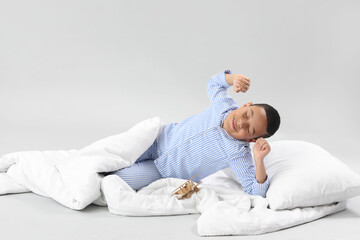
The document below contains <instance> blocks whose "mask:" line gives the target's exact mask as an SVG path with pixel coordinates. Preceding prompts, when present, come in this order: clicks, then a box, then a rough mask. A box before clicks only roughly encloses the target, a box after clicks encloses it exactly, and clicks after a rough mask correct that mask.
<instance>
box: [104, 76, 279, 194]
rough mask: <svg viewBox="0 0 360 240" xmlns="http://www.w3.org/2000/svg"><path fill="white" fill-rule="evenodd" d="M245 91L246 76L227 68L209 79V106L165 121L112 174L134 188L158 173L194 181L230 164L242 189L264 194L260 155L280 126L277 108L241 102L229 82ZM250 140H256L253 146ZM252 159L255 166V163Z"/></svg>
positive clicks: (267, 150) (156, 177) (262, 163)
mask: <svg viewBox="0 0 360 240" xmlns="http://www.w3.org/2000/svg"><path fill="white" fill-rule="evenodd" d="M231 85H232V86H233V88H234V90H235V92H237V93H238V92H244V93H245V92H246V91H247V90H248V89H249V86H250V79H249V78H247V77H245V76H243V75H240V74H231V71H230V70H226V71H224V72H221V73H219V74H216V75H214V76H213V77H211V78H210V80H209V82H208V95H209V98H210V101H211V106H210V107H208V108H207V109H205V110H204V111H203V112H201V113H199V114H196V115H194V116H191V117H188V118H187V119H185V120H183V121H182V122H180V123H171V124H167V125H165V126H164V127H163V129H162V131H161V133H160V134H159V136H158V137H157V139H156V140H155V141H154V143H153V144H152V145H151V146H150V147H149V149H148V150H146V152H144V153H143V154H142V155H141V156H140V157H139V158H138V159H137V160H136V162H135V163H134V164H133V165H132V166H130V167H128V168H124V169H121V170H118V171H116V172H113V173H111V174H116V175H118V176H120V177H121V178H122V179H123V180H124V181H125V182H127V183H128V184H129V185H130V186H131V187H132V188H133V189H134V190H138V189H140V188H141V187H144V186H146V185H148V184H150V183H151V182H153V181H156V180H158V179H160V178H167V177H174V178H182V179H189V178H191V177H192V176H194V175H195V174H197V177H195V178H194V181H195V182H199V181H200V180H201V179H203V178H205V177H207V176H209V175H211V174H213V173H215V172H217V171H219V170H222V169H224V168H227V167H230V168H231V169H232V170H233V171H234V172H235V173H236V175H237V177H238V178H239V180H240V183H241V185H242V186H243V188H244V191H245V192H246V193H248V194H251V195H260V196H262V197H265V196H266V191H267V189H268V187H269V179H268V178H267V174H266V171H265V167H264V162H263V161H264V157H265V156H266V155H267V154H268V153H269V152H270V145H269V144H268V142H267V141H266V140H265V139H264V138H266V137H270V136H272V135H273V134H274V133H275V132H276V131H277V130H278V128H279V125H280V116H279V114H278V112H277V111H276V110H275V109H274V108H273V107H271V106H269V105H267V104H252V103H247V104H244V105H243V106H241V107H239V106H238V105H237V103H236V102H235V100H234V99H233V98H232V97H231V96H230V95H228V93H227V88H229V87H230V86H231ZM250 142H256V143H255V146H254V149H253V152H254V161H253V159H252V155H251V152H250V148H249V143H250ZM254 162H255V166H254Z"/></svg>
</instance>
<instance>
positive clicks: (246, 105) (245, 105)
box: [242, 102, 253, 107]
mask: <svg viewBox="0 0 360 240" xmlns="http://www.w3.org/2000/svg"><path fill="white" fill-rule="evenodd" d="M252 104H253V103H252V102H248V103H246V104H244V105H242V107H248V106H251V105H252Z"/></svg>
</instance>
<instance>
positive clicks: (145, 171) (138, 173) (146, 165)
mask: <svg viewBox="0 0 360 240" xmlns="http://www.w3.org/2000/svg"><path fill="white" fill-rule="evenodd" d="M157 157H158V152H157V141H155V142H154V143H153V144H152V145H151V146H150V147H149V148H148V149H147V150H146V151H145V152H144V153H143V154H142V155H141V156H140V157H139V158H138V159H137V160H136V161H135V163H134V164H133V165H131V166H130V167H127V168H123V169H120V170H117V171H115V172H110V173H105V175H109V174H115V175H118V176H119V177H121V179H122V180H124V181H125V182H126V183H127V184H129V186H130V187H131V188H132V189H134V190H138V189H140V188H142V187H145V186H147V185H149V184H150V183H152V182H154V181H156V180H159V179H161V178H162V177H161V175H160V173H159V170H158V169H157V167H156V166H155V164H154V160H155V159H156V158H157Z"/></svg>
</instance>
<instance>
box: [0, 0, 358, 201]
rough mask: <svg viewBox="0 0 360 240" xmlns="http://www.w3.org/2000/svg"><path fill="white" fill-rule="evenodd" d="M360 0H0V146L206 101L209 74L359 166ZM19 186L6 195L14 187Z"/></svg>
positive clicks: (164, 114)
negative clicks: (236, 80)
mask: <svg viewBox="0 0 360 240" xmlns="http://www.w3.org/2000/svg"><path fill="white" fill-rule="evenodd" d="M359 13H360V2H359V1H355V0H352V1H351V0H341V1H340V0H339V1H329V0H327V1H325V0H324V1H313V0H311V1H310V0H306V1H304V0H296V1H286V0H274V1H255V0H253V1H235V0H232V1H230V0H227V1H211V0H201V1H194V0H192V1H188V0H186V1H166V0H152V1H134V0H131V1H120V0H109V1H100V0H71V1H70V0H62V1H60V0H59V1H50V0H33V1H26V0H13V1H5V0H0V155H2V154H5V153H8V152H13V151H21V150H58V149H65V150H66V149H73V148H75V149H78V148H81V147H83V146H85V145H88V144H90V143H91V142H93V141H96V140H98V139H100V138H103V137H106V136H109V135H113V134H116V133H119V132H121V131H125V130H126V129H128V128H129V127H131V126H132V125H134V124H135V123H137V122H139V121H141V120H144V119H147V118H150V117H153V116H159V117H161V118H162V119H164V121H165V122H166V123H170V122H179V121H181V120H183V119H185V118H186V117H188V116H190V115H192V114H196V113H198V112H200V111H202V110H203V109H205V108H206V107H207V106H208V105H209V100H208V98H207V92H206V84H207V80H208V79H209V77H211V76H212V75H214V74H216V73H218V72H221V71H223V70H225V69H231V70H232V71H233V72H234V73H240V74H244V75H246V76H248V77H250V78H251V81H252V82H251V88H250V90H249V92H248V93H246V94H241V93H239V94H234V93H233V91H232V90H231V89H230V90H229V92H230V93H231V94H232V95H233V96H234V97H235V98H236V100H237V101H238V103H239V104H243V103H246V102H249V101H253V102H255V103H256V102H265V103H269V104H271V105H273V106H274V107H276V108H277V109H278V110H279V112H280V114H281V117H282V125H281V128H280V130H279V131H278V133H277V134H276V135H275V136H274V137H272V138H271V139H270V140H272V141H275V140H283V139H300V140H306V141H310V142H313V143H316V144H318V145H320V146H322V147H323V148H325V149H326V150H328V151H329V152H331V153H332V154H334V155H335V156H337V157H339V158H340V159H341V160H343V161H344V162H346V163H347V164H348V165H350V166H351V167H352V168H353V169H354V170H355V171H357V172H358V173H360V163H359V162H360V161H359V157H358V155H357V154H358V149H359V146H360V141H359V140H358V136H359V133H360V127H359V123H360V111H359V106H358V105H359V103H360V96H359V87H360V84H359V80H360V44H359V42H360V32H359V29H360V24H359V23H360V14H359ZM15 197H16V196H14V198H15Z"/></svg>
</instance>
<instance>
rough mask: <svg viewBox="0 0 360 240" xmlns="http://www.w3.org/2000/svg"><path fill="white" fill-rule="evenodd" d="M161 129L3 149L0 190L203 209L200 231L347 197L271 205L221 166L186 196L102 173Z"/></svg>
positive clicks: (123, 211)
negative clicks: (79, 145)
mask: <svg viewBox="0 0 360 240" xmlns="http://www.w3.org/2000/svg"><path fill="white" fill-rule="evenodd" d="M162 126H163V124H162V121H161V120H160V119H159V118H153V119H149V120H146V121H143V122H141V123H139V124H137V125H135V126H134V127H133V128H131V129H130V130H129V131H127V132H124V133H121V134H118V135H114V136H110V137H107V138H104V139H101V140H99V141H97V142H94V143H93V144H90V145H89V146H87V147H84V148H83V149H80V150H69V151H26V152H15V153H9V154H6V155H4V156H2V157H1V158H0V172H1V173H0V195H1V194H8V193H19V192H27V191H31V192H34V193H37V194H39V195H42V196H46V197H50V198H53V199H54V200H56V201H57V202H59V203H61V204H62V205H64V206H66V207H68V208H71V209H75V210H81V209H84V208H85V207H86V206H88V205H89V204H92V203H93V204H97V205H100V206H108V209H109V211H110V212H112V213H114V214H119V215H126V216H153V215H177V214H189V213H201V216H200V217H199V219H198V221H197V226H198V232H199V234H200V235H201V236H214V235H254V234H262V233H267V232H272V231H277V230H280V229H283V228H288V227H291V226H295V225H298V224H302V223H305V222H309V221H313V220H315V219H318V218H321V217H323V216H325V215H328V214H331V213H335V212H338V211H341V210H343V209H345V208H346V202H341V203H334V204H328V205H324V206H314V207H308V208H296V209H293V210H276V211H275V210H271V209H269V208H268V202H267V200H266V199H264V198H262V197H260V196H250V195H247V194H245V193H244V191H243V190H242V188H241V186H240V185H239V184H238V183H236V182H235V181H233V180H232V179H231V178H229V177H227V176H226V175H225V174H224V173H223V172H222V171H220V172H218V173H216V174H214V175H212V176H209V177H208V178H206V179H204V181H203V183H202V184H201V185H199V187H200V191H199V192H197V193H196V194H193V196H192V197H191V198H189V199H184V200H178V199H177V198H176V197H175V196H172V197H171V196H170V195H171V192H172V191H173V190H174V189H175V188H177V187H178V186H179V185H181V184H182V183H184V181H185V180H184V179H175V178H167V179H161V180H158V181H156V182H154V183H152V184H150V185H149V186H147V187H144V188H142V189H140V190H139V191H137V192H136V191H134V190H132V189H131V188H130V186H129V185H127V184H126V183H125V182H124V181H123V180H122V179H121V178H119V177H118V176H114V175H109V176H106V177H104V176H103V175H102V174H100V173H101V172H110V171H115V170H117V169H121V168H124V167H128V166H130V165H131V164H133V163H134V162H135V161H136V159H137V158H138V157H139V156H140V155H141V154H142V153H143V152H144V151H145V150H146V149H147V148H148V147H149V146H150V145H151V144H152V143H153V142H154V140H155V138H156V137H157V136H158V134H159V133H160V131H161V128H162Z"/></svg>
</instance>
